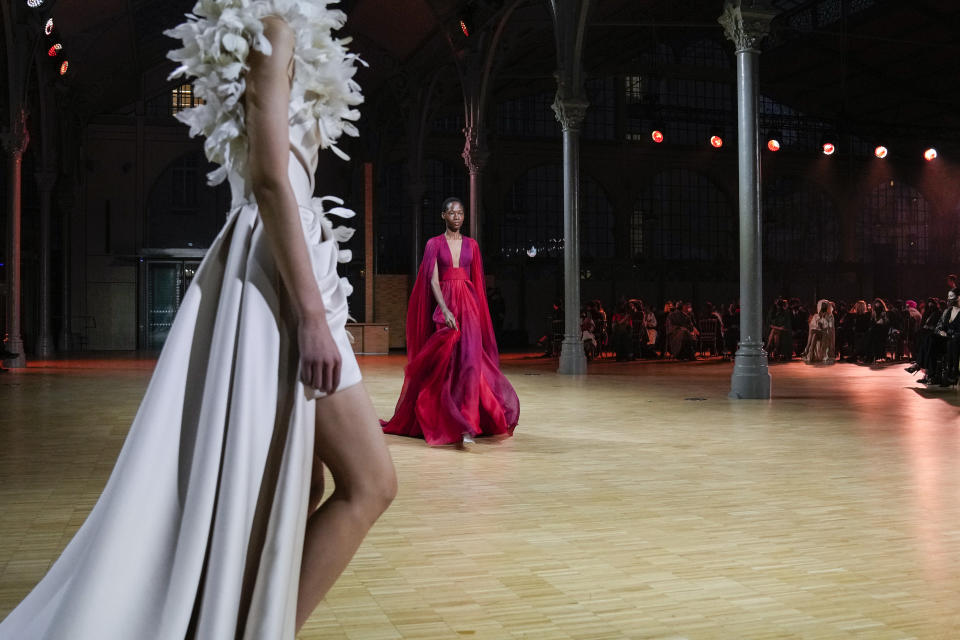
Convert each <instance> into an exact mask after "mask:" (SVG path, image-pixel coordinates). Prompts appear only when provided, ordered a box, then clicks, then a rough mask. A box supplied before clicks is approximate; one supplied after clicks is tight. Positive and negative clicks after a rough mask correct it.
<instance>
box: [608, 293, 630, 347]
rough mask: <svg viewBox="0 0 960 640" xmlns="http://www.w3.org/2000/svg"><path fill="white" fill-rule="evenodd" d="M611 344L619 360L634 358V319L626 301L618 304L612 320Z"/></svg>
mask: <svg viewBox="0 0 960 640" xmlns="http://www.w3.org/2000/svg"><path fill="white" fill-rule="evenodd" d="M610 344H611V346H612V347H613V351H614V353H615V354H616V358H617V362H624V361H627V360H633V351H632V349H631V347H632V345H633V321H632V320H631V318H630V309H629V308H628V305H627V303H626V302H621V303H620V304H619V305H617V311H616V313H614V314H613V319H612V320H611V321H610Z"/></svg>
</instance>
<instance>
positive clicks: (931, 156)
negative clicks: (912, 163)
mask: <svg viewBox="0 0 960 640" xmlns="http://www.w3.org/2000/svg"><path fill="white" fill-rule="evenodd" d="M923 159H924V160H926V161H927V162H930V161H931V160H936V159H937V150H936V149H934V148H933V147H930V148H929V149H927V150H926V151H924V152H923Z"/></svg>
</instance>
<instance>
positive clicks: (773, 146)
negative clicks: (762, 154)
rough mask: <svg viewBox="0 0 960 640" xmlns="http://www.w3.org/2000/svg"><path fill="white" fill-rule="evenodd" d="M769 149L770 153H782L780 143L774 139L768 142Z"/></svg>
mask: <svg viewBox="0 0 960 640" xmlns="http://www.w3.org/2000/svg"><path fill="white" fill-rule="evenodd" d="M767 149H770V151H780V141H779V140H775V139H773V138H771V139H770V140H767Z"/></svg>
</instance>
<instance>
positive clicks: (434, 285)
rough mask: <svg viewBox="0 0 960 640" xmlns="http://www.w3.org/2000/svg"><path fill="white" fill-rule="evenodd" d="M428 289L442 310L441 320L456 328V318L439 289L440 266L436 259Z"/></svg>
mask: <svg viewBox="0 0 960 640" xmlns="http://www.w3.org/2000/svg"><path fill="white" fill-rule="evenodd" d="M430 290H431V291H433V297H434V298H435V299H436V301H437V306H438V307H440V311H442V312H443V321H444V322H446V323H447V326H448V327H450V328H451V329H456V328H457V320H456V318H454V317H453V314H452V313H451V312H450V309H449V308H448V307H447V303H446V302H445V301H444V299H443V291H442V290H441V289H440V267H439V266H438V265H437V261H436V260H434V261H433V275H432V276H430Z"/></svg>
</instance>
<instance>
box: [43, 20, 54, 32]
mask: <svg viewBox="0 0 960 640" xmlns="http://www.w3.org/2000/svg"><path fill="white" fill-rule="evenodd" d="M43 32H44V33H45V34H47V35H48V36H49V35H50V34H52V33H53V18H49V19H48V20H47V24H46V25H44V27H43Z"/></svg>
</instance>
